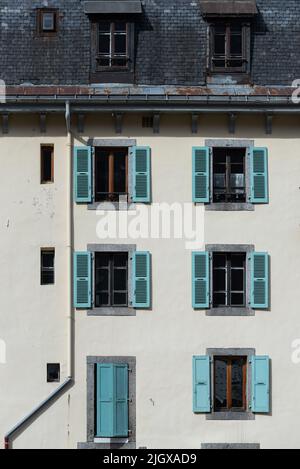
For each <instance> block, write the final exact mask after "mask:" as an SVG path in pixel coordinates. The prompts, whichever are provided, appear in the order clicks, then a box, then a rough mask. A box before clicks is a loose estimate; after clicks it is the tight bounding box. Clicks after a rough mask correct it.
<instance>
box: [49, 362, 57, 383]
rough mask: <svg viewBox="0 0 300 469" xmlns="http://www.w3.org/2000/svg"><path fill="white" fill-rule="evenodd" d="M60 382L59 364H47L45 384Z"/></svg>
mask: <svg viewBox="0 0 300 469" xmlns="http://www.w3.org/2000/svg"><path fill="white" fill-rule="evenodd" d="M59 381H60V364H59V363H47V383H59Z"/></svg>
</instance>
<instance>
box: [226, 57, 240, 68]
mask: <svg viewBox="0 0 300 469" xmlns="http://www.w3.org/2000/svg"><path fill="white" fill-rule="evenodd" d="M227 65H228V67H230V68H233V67H236V68H241V67H242V66H243V61H242V60H232V59H231V60H228V63H227Z"/></svg>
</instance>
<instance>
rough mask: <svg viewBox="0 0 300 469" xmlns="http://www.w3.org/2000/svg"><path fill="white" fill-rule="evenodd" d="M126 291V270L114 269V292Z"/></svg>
mask: <svg viewBox="0 0 300 469" xmlns="http://www.w3.org/2000/svg"><path fill="white" fill-rule="evenodd" d="M126 289H127V270H126V269H115V270H114V290H115V291H118V290H121V291H122V290H126Z"/></svg>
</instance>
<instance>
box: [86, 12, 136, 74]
mask: <svg viewBox="0 0 300 469" xmlns="http://www.w3.org/2000/svg"><path fill="white" fill-rule="evenodd" d="M104 20H106V21H110V22H111V23H114V22H117V21H124V22H126V25H127V26H126V28H127V56H128V57H127V66H126V67H120V66H114V67H102V66H100V65H99V61H98V56H99V22H100V21H99V18H97V16H96V15H94V16H93V17H91V58H92V60H91V69H90V81H91V83H99V82H100V83H101V82H103V83H133V82H134V68H135V23H134V20H133V19H132V16H130V15H119V16H118V15H113V16H110V15H109V16H104V15H103V18H102V21H104Z"/></svg>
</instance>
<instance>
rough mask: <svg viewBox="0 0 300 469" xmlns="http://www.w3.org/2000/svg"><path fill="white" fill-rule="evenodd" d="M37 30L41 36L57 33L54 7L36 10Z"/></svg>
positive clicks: (56, 16) (56, 17)
mask: <svg viewBox="0 0 300 469" xmlns="http://www.w3.org/2000/svg"><path fill="white" fill-rule="evenodd" d="M37 24H38V32H39V34H40V35H42V36H51V35H53V34H55V33H57V26H58V11H57V10H54V9H48V8H43V9H38V11H37Z"/></svg>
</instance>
